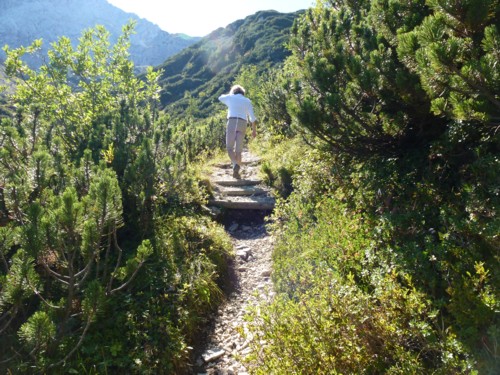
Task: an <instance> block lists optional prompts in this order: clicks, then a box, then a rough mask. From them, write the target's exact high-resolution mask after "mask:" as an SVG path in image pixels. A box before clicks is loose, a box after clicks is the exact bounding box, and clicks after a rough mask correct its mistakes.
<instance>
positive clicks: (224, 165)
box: [215, 158, 261, 169]
mask: <svg viewBox="0 0 500 375" xmlns="http://www.w3.org/2000/svg"><path fill="white" fill-rule="evenodd" d="M260 160H261V159H260V158H251V159H246V160H243V161H242V162H241V165H257V164H259V163H260ZM215 166H216V167H217V168H223V169H228V168H232V167H233V165H232V164H231V163H228V162H223V163H217V164H215Z"/></svg>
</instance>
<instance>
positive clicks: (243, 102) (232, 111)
mask: <svg viewBox="0 0 500 375" xmlns="http://www.w3.org/2000/svg"><path fill="white" fill-rule="evenodd" d="M219 100H220V101H221V102H222V103H224V104H225V105H226V106H227V118H229V117H239V118H241V119H243V120H246V119H247V118H249V119H250V122H255V120H257V119H256V118H255V115H254V113H253V107H252V102H251V101H250V99H248V98H247V97H245V96H244V95H242V94H236V95H233V94H225V95H221V96H219Z"/></svg>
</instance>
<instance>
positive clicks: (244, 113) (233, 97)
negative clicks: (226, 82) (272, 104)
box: [219, 85, 257, 179]
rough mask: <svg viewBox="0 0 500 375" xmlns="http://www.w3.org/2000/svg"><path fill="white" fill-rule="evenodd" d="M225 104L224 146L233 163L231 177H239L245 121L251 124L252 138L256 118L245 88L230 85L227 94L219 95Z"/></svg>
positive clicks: (255, 132) (254, 132) (253, 136)
mask: <svg viewBox="0 0 500 375" xmlns="http://www.w3.org/2000/svg"><path fill="white" fill-rule="evenodd" d="M219 100H220V101H221V102H222V103H224V104H225V105H226V106H227V109H228V110H227V127H226V148H227V153H228V155H229V158H230V159H231V163H232V165H233V177H234V178H237V179H240V178H241V176H240V169H241V152H242V151H243V140H244V138H245V132H246V129H247V123H248V121H250V123H251V124H252V138H255V135H256V134H257V130H256V126H257V119H256V118H255V115H254V113H253V107H252V102H251V101H250V99H248V98H247V97H245V89H244V88H243V87H241V86H240V85H234V86H233V87H231V91H230V92H229V94H224V95H221V96H219Z"/></svg>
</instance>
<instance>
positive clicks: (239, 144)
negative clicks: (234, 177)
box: [235, 120, 247, 165]
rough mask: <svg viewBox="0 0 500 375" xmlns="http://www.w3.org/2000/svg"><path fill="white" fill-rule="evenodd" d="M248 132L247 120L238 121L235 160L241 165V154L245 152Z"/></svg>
mask: <svg viewBox="0 0 500 375" xmlns="http://www.w3.org/2000/svg"><path fill="white" fill-rule="evenodd" d="M246 131H247V122H246V121H245V120H238V124H237V126H236V145H235V158H236V162H237V163H238V164H239V165H241V153H242V152H243V141H244V140H245V133H246Z"/></svg>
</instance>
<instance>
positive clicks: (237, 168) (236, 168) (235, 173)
mask: <svg viewBox="0 0 500 375" xmlns="http://www.w3.org/2000/svg"><path fill="white" fill-rule="evenodd" d="M233 178H236V179H238V180H239V179H241V176H240V166H239V165H238V164H235V165H234V166H233Z"/></svg>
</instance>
